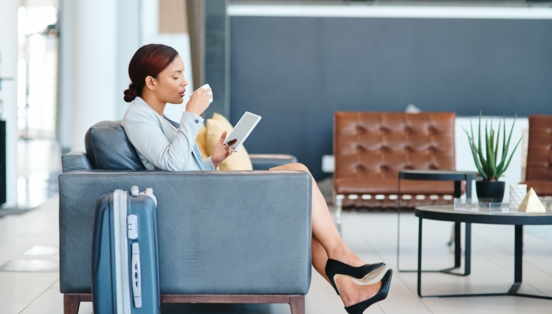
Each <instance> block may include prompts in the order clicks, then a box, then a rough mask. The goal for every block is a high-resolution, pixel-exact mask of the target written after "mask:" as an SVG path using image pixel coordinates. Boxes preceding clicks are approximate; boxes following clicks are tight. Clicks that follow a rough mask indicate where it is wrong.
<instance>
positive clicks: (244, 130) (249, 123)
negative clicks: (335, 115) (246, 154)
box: [224, 111, 261, 151]
mask: <svg viewBox="0 0 552 314" xmlns="http://www.w3.org/2000/svg"><path fill="white" fill-rule="evenodd" d="M260 120H261V116H258V115H256V114H253V113H251V112H249V111H246V112H245V113H244V114H243V116H242V117H241V119H240V121H238V123H237V124H236V126H235V127H234V130H233V131H232V133H230V134H229V135H227V136H226V140H225V141H224V144H226V143H228V142H229V141H231V140H233V139H237V140H238V141H237V142H236V143H235V144H234V145H232V146H230V149H232V150H233V151H237V150H238V148H240V146H241V145H242V144H243V142H244V141H245V139H247V137H248V136H249V134H250V133H251V131H253V129H254V128H255V126H256V125H257V123H259V121H260Z"/></svg>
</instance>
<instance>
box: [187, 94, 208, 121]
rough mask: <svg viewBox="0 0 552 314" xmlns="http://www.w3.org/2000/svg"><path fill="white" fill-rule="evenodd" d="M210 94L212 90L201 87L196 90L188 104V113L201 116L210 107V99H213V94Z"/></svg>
mask: <svg viewBox="0 0 552 314" xmlns="http://www.w3.org/2000/svg"><path fill="white" fill-rule="evenodd" d="M210 92H211V89H210V88H207V89H203V88H201V87H200V88H198V89H196V91H195V92H194V93H193V94H192V97H190V100H189V101H188V103H187V104H186V111H188V112H191V113H194V114H196V115H198V116H200V115H201V114H202V113H203V112H204V111H205V110H207V108H208V107H209V99H211V97H213V96H212V94H210V95H209V93H210Z"/></svg>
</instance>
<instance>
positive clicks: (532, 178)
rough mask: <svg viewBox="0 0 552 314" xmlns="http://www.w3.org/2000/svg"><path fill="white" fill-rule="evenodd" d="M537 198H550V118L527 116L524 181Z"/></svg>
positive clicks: (551, 185) (551, 171)
mask: <svg viewBox="0 0 552 314" xmlns="http://www.w3.org/2000/svg"><path fill="white" fill-rule="evenodd" d="M522 183H523V184H527V189H530V188H533V189H534V190H535V192H536V193H537V195H539V196H552V116H550V115H530V116H529V145H528V150H527V167H526V170H525V181H524V182H522Z"/></svg>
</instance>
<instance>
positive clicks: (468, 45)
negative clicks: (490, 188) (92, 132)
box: [0, 0, 552, 209]
mask: <svg viewBox="0 0 552 314" xmlns="http://www.w3.org/2000/svg"><path fill="white" fill-rule="evenodd" d="M550 6H551V3H550V1H549V0H543V1H540V0H539V1H529V0H527V1H505V0H494V1H493V0H486V1H476V0H471V1H458V0H457V1H443V0H440V1H437V0H434V1H427V0H425V1H417V0H410V1H391V0H378V1H339V0H334V1H314V0H313V1H293V0H288V1H252V0H250V1H228V0H189V1H185V0H116V1H110V0H96V1H92V0H79V1H69V0H65V1H64V0H3V1H2V2H1V3H0V78H1V81H0V84H1V85H0V86H1V87H0V110H1V120H4V121H5V130H3V132H4V133H3V134H2V136H5V145H4V147H3V148H2V149H3V152H4V153H5V158H4V160H3V161H2V160H0V161H2V162H3V164H2V168H1V170H2V176H0V177H5V180H4V181H3V182H4V183H3V186H2V187H1V188H0V191H3V193H4V205H3V206H4V207H5V208H14V209H26V208H32V207H35V206H37V205H39V204H40V203H41V202H43V201H44V200H45V199H47V198H48V197H49V196H51V195H55V193H56V192H57V174H59V172H60V156H61V154H62V153H66V152H69V151H73V150H81V149H83V148H84V141H83V138H84V134H85V132H86V130H87V129H88V128H89V127H90V126H91V125H92V124H94V123H96V122H98V121H101V120H117V119H121V118H122V116H123V113H124V112H125V110H126V108H127V106H128V104H127V103H125V102H124V101H123V97H122V96H123V91H124V90H125V89H126V88H127V86H128V84H129V79H128V74H127V66H128V63H129V61H130V58H131V57H132V55H133V53H134V52H135V51H136V50H137V49H138V48H139V47H140V46H142V45H144V44H148V43H164V44H168V45H171V46H173V47H174V48H176V49H177V50H178V51H179V53H180V55H181V56H182V57H183V60H184V63H185V66H186V72H185V75H186V78H187V79H188V81H189V82H190V85H191V86H190V87H188V90H189V91H191V90H193V87H194V86H201V85H202V84H204V83H209V84H210V86H211V87H212V88H213V91H214V96H215V97H214V102H213V103H212V105H211V107H210V108H209V110H208V111H207V112H206V113H205V116H206V117H210V116H211V115H212V113H213V112H218V113H221V114H223V115H224V116H226V117H227V118H228V119H229V120H230V121H231V122H232V123H234V124H235V123H236V122H237V120H238V119H239V118H240V117H241V115H242V114H243V112H245V111H251V112H254V113H257V114H259V115H261V116H262V117H263V120H262V121H261V123H260V124H259V125H258V127H257V128H256V129H255V131H254V133H253V134H252V135H251V136H250V137H249V139H248V140H247V143H246V147H247V149H248V151H249V152H250V153H286V154H293V155H295V156H297V158H298V160H299V161H300V162H302V163H304V164H306V165H307V166H308V167H309V169H311V172H312V173H313V175H314V176H315V178H316V179H317V180H319V181H323V180H325V179H327V178H329V177H331V175H332V171H333V159H332V155H333V151H332V149H333V148H332V136H333V135H332V132H333V114H334V112H335V111H404V110H406V109H407V107H408V108H410V109H412V108H414V110H420V111H447V112H448V111H450V112H456V114H457V120H456V129H457V130H456V136H457V137H456V143H455V145H456V158H457V163H456V169H459V170H475V168H474V166H473V161H472V160H471V156H470V155H469V152H468V150H467V139H466V138H465V136H464V133H463V131H462V127H465V126H469V123H470V118H471V117H476V116H478V115H479V112H480V111H482V112H483V116H484V118H485V119H489V120H493V119H494V120H495V121H496V122H498V121H497V117H502V116H506V118H507V123H508V124H511V123H512V122H513V119H512V118H513V117H514V115H516V114H517V116H518V120H517V122H516V128H515V132H516V136H519V137H521V136H522V135H523V132H524V129H526V128H527V119H526V118H527V115H529V114H550V113H551V112H552V62H551V61H552V60H551V56H552V9H551V7H550ZM183 110H184V105H179V106H171V107H170V108H169V110H168V112H167V115H168V116H169V117H176V119H177V118H178V116H179V115H180V113H181V112H182V111H183ZM525 142H526V141H525ZM464 152H466V154H465V153H464ZM523 158H524V151H523V150H522V149H520V150H518V151H517V152H516V155H515V158H514V160H513V161H512V165H511V166H510V169H509V172H508V173H506V177H505V178H506V179H505V180H510V181H511V182H519V181H521V180H522V179H523V178H522V177H523V166H524V163H523V160H524V159H523ZM0 181H1V180H0Z"/></svg>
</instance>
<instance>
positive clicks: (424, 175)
mask: <svg viewBox="0 0 552 314" xmlns="http://www.w3.org/2000/svg"><path fill="white" fill-rule="evenodd" d="M477 174H478V173H477V172H474V171H456V170H401V171H399V179H407V180H432V181H462V180H474V179H475V177H476V176H477Z"/></svg>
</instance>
